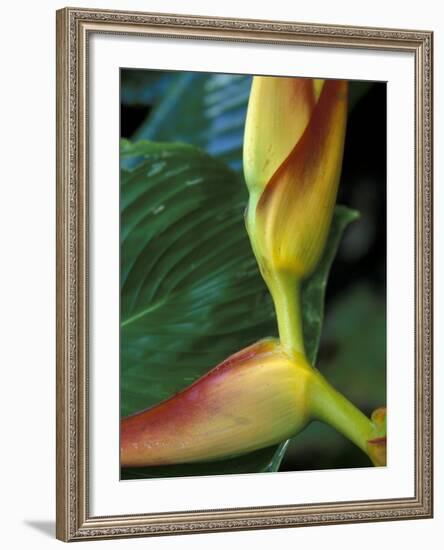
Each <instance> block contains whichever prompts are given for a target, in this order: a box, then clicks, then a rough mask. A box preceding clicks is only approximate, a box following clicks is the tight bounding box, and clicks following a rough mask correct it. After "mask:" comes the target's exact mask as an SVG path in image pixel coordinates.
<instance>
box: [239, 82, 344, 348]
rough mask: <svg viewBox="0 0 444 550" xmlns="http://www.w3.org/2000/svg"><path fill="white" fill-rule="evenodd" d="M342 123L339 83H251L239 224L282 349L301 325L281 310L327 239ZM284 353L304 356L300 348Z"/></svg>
mask: <svg viewBox="0 0 444 550" xmlns="http://www.w3.org/2000/svg"><path fill="white" fill-rule="evenodd" d="M346 120H347V82H346V81H342V80H328V81H322V80H313V79H301V78H281V77H262V76H257V77H254V79H253V85H252V90H251V95H250V101H249V105H248V112H247V120H246V127H245V140H244V173H245V179H246V182H247V185H248V189H249V192H250V199H249V204H248V210H247V214H246V224H247V230H248V234H249V236H250V240H251V244H252V247H253V251H254V253H255V255H256V258H257V261H258V264H259V267H260V269H261V273H262V275H263V277H264V279H265V281H266V283H267V285H268V287H269V289H270V291H271V293H272V295H273V298H274V301H275V305H276V310H277V314H278V321H280V319H279V318H281V320H282V322H281V324H280V326H279V329H280V336H281V340H282V341H283V344H284V346H285V345H287V344H289V341H290V340H291V338H290V335H289V334H287V333H288V332H289V331H290V330H291V331H293V333H294V334H295V333H297V332H299V333H300V332H301V331H300V326H299V327H298V324H300V320H299V321H298V320H297V319H293V320H292V319H288V311H285V309H286V308H287V309H288V308H293V309H294V308H295V307H296V308H299V305H298V303H297V302H298V296H296V294H295V293H297V285H298V283H299V282H300V281H301V280H302V279H303V278H304V277H306V276H307V275H309V274H310V273H311V272H312V271H313V269H314V267H315V266H316V264H317V262H318V260H319V258H320V256H321V254H322V252H323V249H324V245H325V242H326V239H327V236H328V231H329V228H330V222H331V219H332V215H333V208H334V205H335V201H336V194H337V188H338V183H339V177H340V173H341V165H342V154H343V146H344V137H345V128H346ZM284 294H285V296H284ZM292 295H293V296H294V298H293V299H292ZM284 318H287V319H286V321H285V323H286V324H287V326H286V327H284V326H283V325H282V323H283V319H284ZM290 325H292V326H290ZM294 334H293V340H295V338H294ZM289 345H290V344H289ZM290 347H293V348H296V349H298V348H299V351H303V345H302V342H301V341H300V342H299V343H296V342H293V344H292V345H290Z"/></svg>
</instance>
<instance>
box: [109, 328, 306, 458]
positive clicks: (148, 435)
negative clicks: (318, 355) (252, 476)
mask: <svg viewBox="0 0 444 550" xmlns="http://www.w3.org/2000/svg"><path fill="white" fill-rule="evenodd" d="M311 376H312V369H311V368H310V367H309V366H308V364H307V363H306V361H305V359H304V358H303V356H301V355H298V354H294V355H292V356H291V357H290V356H289V355H287V353H286V352H285V351H284V350H283V349H282V347H281V346H280V344H279V342H278V341H277V340H274V339H265V340H262V341H260V342H257V343H256V344H253V345H252V346H249V347H248V348H245V349H244V350H242V351H240V352H238V353H236V354H234V355H231V356H230V357H229V358H228V359H226V360H225V361H223V362H222V363H220V364H219V365H218V366H216V367H215V368H214V369H213V370H211V371H210V372H209V373H207V374H206V375H204V376H203V377H201V378H200V379H199V380H197V381H196V382H194V383H193V384H192V385H191V386H189V387H188V388H186V389H185V390H183V391H181V392H180V393H178V394H176V395H174V396H173V397H171V398H170V399H167V400H166V401H163V402H162V403H160V404H158V405H156V406H154V407H152V408H150V409H147V410H145V411H142V412H140V413H138V414H135V415H133V416H129V417H127V418H124V419H123V420H122V421H121V432H120V443H121V465H122V466H123V467H126V466H155V465H166V464H180V463H189V462H199V461H211V460H217V459H223V458H228V457H233V456H237V455H241V454H244V453H247V452H250V451H254V450H257V449H261V448H264V447H267V446H269V445H273V444H276V443H280V442H281V441H284V440H285V439H288V438H290V437H292V436H294V435H295V434H296V433H297V432H299V431H300V430H301V429H303V428H304V427H305V426H306V424H307V422H308V421H309V413H308V385H309V384H308V382H309V379H310V377H311Z"/></svg>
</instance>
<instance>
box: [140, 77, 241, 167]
mask: <svg viewBox="0 0 444 550" xmlns="http://www.w3.org/2000/svg"><path fill="white" fill-rule="evenodd" d="M250 87H251V77H250V76H248V75H232V74H211V73H193V72H180V73H173V74H172V76H171V80H170V84H169V87H168V90H167V91H166V93H165V95H164V96H163V98H162V100H161V101H160V102H159V103H158V104H157V105H156V108H155V110H154V112H153V114H152V115H150V116H149V117H148V118H147V120H146V121H145V122H144V123H143V124H142V125H141V126H140V128H139V129H138V130H137V132H136V133H135V135H134V136H133V139H134V140H137V139H150V140H154V141H175V142H181V141H183V142H186V143H189V144H191V145H196V146H198V147H200V148H202V149H204V150H205V151H207V152H208V153H209V154H211V155H213V156H215V157H218V158H220V159H221V160H223V161H224V162H226V163H227V164H229V165H230V166H231V167H232V168H234V169H235V170H240V169H241V168H242V144H243V134H244V125H245V114H246V110H247V103H248V96H249V93H250ZM184 114H186V115H187V116H184Z"/></svg>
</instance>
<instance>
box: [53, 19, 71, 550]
mask: <svg viewBox="0 0 444 550" xmlns="http://www.w3.org/2000/svg"><path fill="white" fill-rule="evenodd" d="M68 36H69V33H68V10H67V9H62V10H58V11H57V12H56V44H57V46H56V125H57V128H56V143H57V151H56V273H57V276H56V538H57V539H59V540H62V541H65V542H66V541H68V540H69V532H70V525H69V523H70V522H69V507H70V506H69V502H70V496H69V493H70V475H69V452H70V449H69V358H68V353H69V350H68V347H69V339H68V338H69V333H68V326H69V298H68V291H69V288H68V263H69V235H68V231H67V227H68V223H67V221H68V220H67V217H68V208H67V194H68V193H67V185H68V181H69V151H68V149H67V143H68V142H69V97H68V90H69V78H68V74H69V71H68V65H69V57H68V56H69V47H68Z"/></svg>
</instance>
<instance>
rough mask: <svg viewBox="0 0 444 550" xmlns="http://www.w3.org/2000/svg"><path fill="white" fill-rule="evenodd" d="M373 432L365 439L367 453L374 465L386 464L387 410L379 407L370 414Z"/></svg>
mask: <svg viewBox="0 0 444 550" xmlns="http://www.w3.org/2000/svg"><path fill="white" fill-rule="evenodd" d="M371 421H372V423H373V426H374V429H375V434H374V436H373V437H372V438H371V439H369V440H368V441H367V454H368V456H369V457H370V458H371V460H372V462H373V464H374V465H375V466H385V465H386V464H387V410H386V408H385V407H380V408H379V409H376V410H375V411H373V413H372V416H371Z"/></svg>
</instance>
